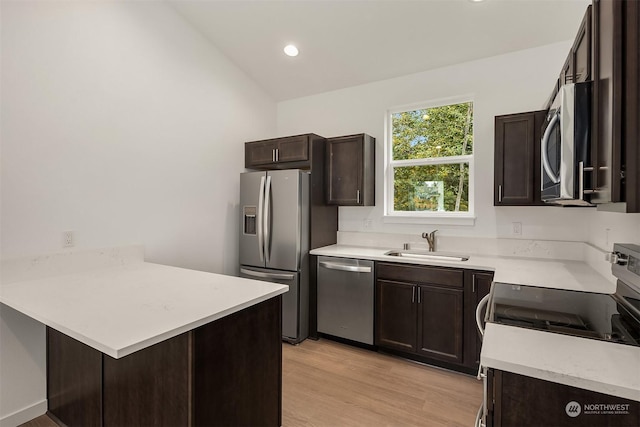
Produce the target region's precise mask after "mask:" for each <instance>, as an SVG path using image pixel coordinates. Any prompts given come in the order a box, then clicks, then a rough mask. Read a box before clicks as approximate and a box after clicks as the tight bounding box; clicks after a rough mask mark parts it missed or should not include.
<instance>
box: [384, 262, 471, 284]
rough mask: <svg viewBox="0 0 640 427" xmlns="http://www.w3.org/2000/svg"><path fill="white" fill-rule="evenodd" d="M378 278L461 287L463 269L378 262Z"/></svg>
mask: <svg viewBox="0 0 640 427" xmlns="http://www.w3.org/2000/svg"><path fill="white" fill-rule="evenodd" d="M376 275H377V277H378V279H388V280H397V281H402V282H410V283H423V284H433V285H443V286H452V287H458V288H462V286H463V283H464V273H463V270H460V269H457V268H446V267H428V266H422V265H413V264H395V263H387V262H379V263H378V264H377V265H376Z"/></svg>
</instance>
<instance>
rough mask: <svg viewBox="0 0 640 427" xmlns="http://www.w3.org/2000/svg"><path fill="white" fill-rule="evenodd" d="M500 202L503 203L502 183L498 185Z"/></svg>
mask: <svg viewBox="0 0 640 427" xmlns="http://www.w3.org/2000/svg"><path fill="white" fill-rule="evenodd" d="M498 202H500V203H502V184H500V185H498Z"/></svg>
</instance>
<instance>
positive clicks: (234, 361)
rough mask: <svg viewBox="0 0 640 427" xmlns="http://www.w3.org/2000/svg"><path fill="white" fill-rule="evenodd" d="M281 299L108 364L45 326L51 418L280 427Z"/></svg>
mask: <svg viewBox="0 0 640 427" xmlns="http://www.w3.org/2000/svg"><path fill="white" fill-rule="evenodd" d="M280 313H281V298H280V297H276V298H272V299H270V300H268V301H265V302H262V303H260V304H257V305H255V306H252V307H249V308H247V309H244V310H242V311H239V312H237V313H234V314H231V315H229V316H226V317H224V318H222V319H219V320H216V321H214V322H211V323H209V324H206V325H204V326H201V327H199V328H197V329H194V330H192V331H189V332H185V333H183V334H181V335H178V336H176V337H174V338H170V339H168V340H165V341H163V342H160V343H158V344H155V345H153V346H151V347H147V348H145V349H143V350H140V351H137V352H135V353H132V354H130V355H128V356H125V357H122V358H119V359H114V358H112V357H110V356H108V355H105V354H103V353H101V352H99V351H98V350H95V349H93V348H91V347H89V346H87V345H85V344H82V343H80V342H79V341H77V340H75V339H73V338H70V337H68V336H66V335H64V334H62V333H60V332H58V331H56V330H55V329H51V328H47V397H48V406H49V408H48V409H49V411H48V413H49V415H50V416H51V417H52V418H53V419H55V420H57V421H59V422H61V423H62V424H63V425H66V426H69V427H73V426H83V427H85V426H147V425H148V426H249V425H251V426H279V425H281V424H282V422H281V421H282V420H281V408H282V402H281V399H282V342H281V314H280Z"/></svg>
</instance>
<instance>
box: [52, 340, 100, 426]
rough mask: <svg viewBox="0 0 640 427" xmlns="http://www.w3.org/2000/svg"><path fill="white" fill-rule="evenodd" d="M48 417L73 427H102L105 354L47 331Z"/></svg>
mask: <svg viewBox="0 0 640 427" xmlns="http://www.w3.org/2000/svg"><path fill="white" fill-rule="evenodd" d="M47 400H48V413H49V415H52V416H53V417H52V418H57V420H59V421H62V422H63V423H64V424H66V425H67V426H69V427H73V426H83V427H100V426H102V412H101V411H102V353H101V352H99V351H98V350H96V349H93V348H91V347H89V346H88V345H86V344H83V343H81V342H80V341H77V340H75V339H73V338H71V337H68V336H67V335H65V334H63V333H61V332H58V331H56V330H55V329H52V328H50V327H47Z"/></svg>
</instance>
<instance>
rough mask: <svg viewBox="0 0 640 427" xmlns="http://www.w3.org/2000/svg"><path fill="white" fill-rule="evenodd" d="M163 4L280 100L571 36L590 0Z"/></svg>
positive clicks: (193, 0)
mask: <svg viewBox="0 0 640 427" xmlns="http://www.w3.org/2000/svg"><path fill="white" fill-rule="evenodd" d="M169 3H170V4H171V5H172V6H173V7H174V8H175V9H176V11H177V12H178V13H179V14H181V15H182V16H184V18H185V19H186V20H187V21H188V22H190V23H191V24H192V25H193V26H194V27H196V28H197V29H198V30H199V31H200V32H201V33H202V34H203V35H204V36H205V37H207V38H208V39H209V40H210V42H211V43H212V44H214V45H215V46H216V47H217V48H218V49H219V50H221V51H222V52H223V53H224V54H225V55H226V56H227V57H228V58H229V59H230V60H231V61H232V62H234V63H235V64H236V65H237V66H238V67H240V68H241V69H242V70H243V71H244V72H245V73H246V74H248V75H249V76H251V77H252V78H253V79H254V80H255V81H256V82H258V84H260V85H261V86H262V87H263V88H264V89H265V90H266V91H267V92H268V93H269V94H270V95H271V96H272V97H273V98H274V99H275V100H278V101H280V100H286V99H292V98H297V97H302V96H306V95H311V94H316V93H321V92H326V91H331V90H336V89H341V88H345V87H350V86H356V85H360V84H365V83H369V82H372V81H377V80H383V79H388V78H393V77H398V76H402V75H407V74H411V73H416V72H420V71H425V70H429V69H434V68H439V67H443V66H447V65H451V64H457V63H462V62H466V61H471V60H475V59H479V58H483V57H489V56H494V55H500V54H503V53H507V52H512V51H516V50H521V49H527V48H532V47H536V46H542V45H545V44H550V43H555V42H559V41H565V40H571V39H573V38H574V37H575V35H576V32H577V30H578V26H579V24H580V21H581V19H582V16H583V14H584V11H585V10H586V8H587V5H588V4H589V3H590V1H589V0H484V1H482V2H473V1H470V0H421V1H415V0H414V1H405V0H359V1H358V0H356V1H351V0H289V1H286V0H285V1H282V0H253V1H248V0H232V1H221V0H204V1H203V0H172V1H170V2H169ZM288 43H294V44H295V45H296V46H297V47H298V48H299V50H300V54H299V55H298V56H297V57H295V58H292V57H288V56H286V55H284V53H283V51H282V49H283V47H284V46H285V45H286V44H288Z"/></svg>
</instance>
